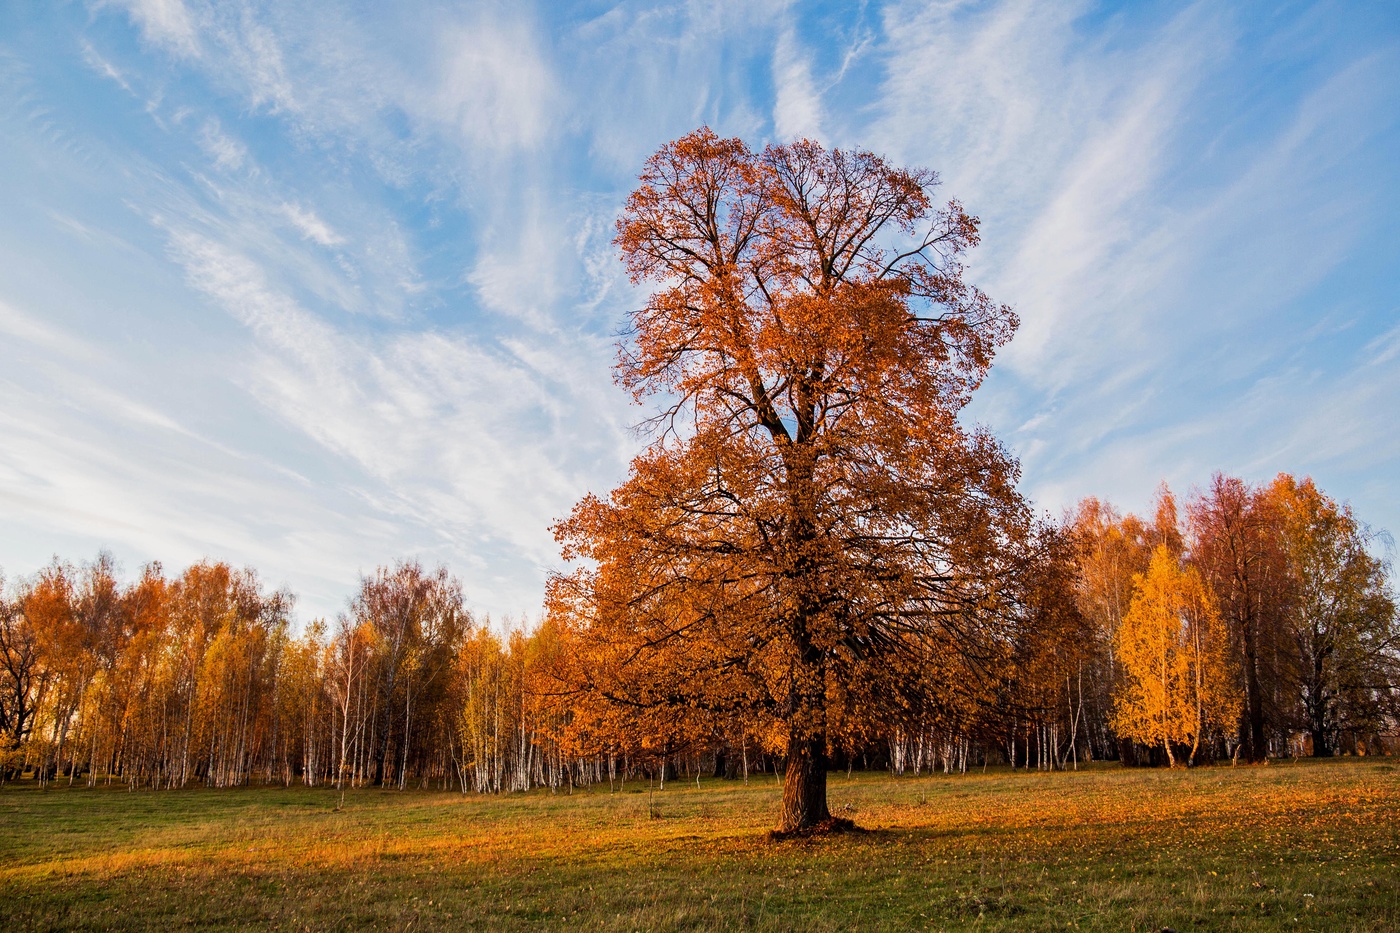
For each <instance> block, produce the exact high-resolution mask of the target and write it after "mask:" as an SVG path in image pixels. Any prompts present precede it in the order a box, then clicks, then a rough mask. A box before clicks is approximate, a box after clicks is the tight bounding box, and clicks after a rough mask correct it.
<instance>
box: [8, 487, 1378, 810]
mask: <svg viewBox="0 0 1400 933" xmlns="http://www.w3.org/2000/svg"><path fill="white" fill-rule="evenodd" d="M1039 540H1040V544H1039V547H1040V548H1041V554H1040V555H1038V561H1037V563H1036V566H1037V567H1038V570H1037V571H1036V578H1035V580H1034V581H1033V583H1032V584H1029V585H1022V586H1021V587H1020V588H1019V589H1018V592H1019V593H1021V594H1022V595H1021V596H1020V600H1021V603H1022V605H1020V606H1019V608H1018V614H1019V618H1020V624H1019V625H1017V626H1016V627H1014V629H1013V630H1011V631H1010V632H1009V633H1008V639H1007V650H1006V652H1005V653H1004V654H1002V655H1001V656H999V657H998V658H996V659H993V660H989V661H988V662H987V663H989V664H995V665H996V670H994V671H992V672H991V674H992V676H990V677H987V678H983V680H984V681H985V682H986V683H989V684H991V687H990V688H989V689H987V690H984V691H982V692H980V693H978V694H975V695H974V694H969V693H968V692H966V691H962V690H959V689H957V684H956V683H951V682H950V683H949V686H948V689H947V691H946V694H945V699H944V701H943V702H939V703H935V704H933V705H931V706H924V707H921V708H918V709H909V710H907V711H906V712H905V713H904V714H903V715H902V716H901V717H899V718H898V719H897V720H896V721H893V724H892V721H891V720H890V718H889V717H887V716H882V717H881V718H880V719H878V720H877V719H875V718H874V717H871V718H869V719H863V718H862V717H861V716H860V715H859V711H856V713H854V714H851V715H846V716H845V717H844V718H843V720H842V722H841V727H840V728H839V729H834V730H833V732H832V737H831V742H832V745H833V747H832V749H831V754H832V761H833V763H834V764H836V765H838V766H842V767H862V768H867V767H887V768H890V769H892V770H894V771H896V772H900V773H903V772H906V771H915V772H917V771H920V770H926V769H927V770H932V769H935V768H938V769H942V770H945V771H954V770H966V769H967V768H968V767H969V766H973V767H975V766H980V765H982V764H985V763H987V762H988V761H993V762H1008V761H1009V762H1010V763H1011V764H1012V765H1013V766H1016V767H1035V768H1062V767H1068V766H1073V765H1074V764H1077V763H1078V762H1081V761H1086V760H1092V759H1119V760H1122V761H1124V762H1125V763H1129V764H1137V763H1141V764H1146V763H1164V764H1165V763H1171V764H1177V763H1183V762H1185V763H1199V762H1201V761H1204V760H1219V759H1237V758H1243V759H1245V760H1251V761H1255V760H1262V759H1264V758H1267V757H1269V756H1280V755H1301V754H1312V755H1330V754H1336V753H1341V752H1345V753H1353V754H1373V753H1378V752H1386V751H1388V750H1389V749H1388V748H1387V746H1386V741H1387V739H1388V738H1389V739H1390V740H1392V741H1393V740H1394V738H1395V736H1396V733H1397V722H1398V721H1400V720H1397V715H1398V714H1400V633H1398V632H1397V621H1396V606H1395V600H1394V597H1393V595H1392V592H1391V589H1390V582H1389V567H1388V565H1387V563H1386V562H1385V561H1384V560H1383V559H1381V558H1380V557H1378V556H1377V555H1376V554H1375V553H1374V551H1375V550H1376V545H1377V543H1378V542H1377V535H1376V534H1375V533H1373V532H1372V531H1370V530H1369V529H1368V528H1367V527H1366V526H1365V525H1364V524H1363V523H1361V522H1360V521H1359V520H1358V519H1357V518H1356V517H1355V516H1354V515H1353V514H1352V512H1351V510H1350V509H1349V508H1348V507H1347V506H1345V505H1341V504H1339V503H1337V502H1335V501H1334V500H1332V499H1331V498H1329V497H1328V496H1326V495H1325V494H1324V493H1322V492H1321V491H1320V490H1318V489H1317V487H1316V486H1315V485H1314V484H1313V483H1312V482H1311V481H1308V480H1303V481H1298V480H1296V479H1294V478H1293V477H1291V476H1287V475H1281V476H1279V477H1278V478H1277V479H1275V480H1274V481H1273V482H1271V483H1269V484H1266V485H1262V486H1251V485H1249V484H1246V483H1244V482H1242V481H1241V480H1238V479H1234V478H1230V477H1225V476H1217V477H1215V479H1214V480H1213V481H1212V483H1211V485H1210V486H1209V488H1207V489H1206V490H1204V491H1201V492H1198V493H1196V494H1194V495H1193V496H1191V497H1190V499H1189V500H1187V501H1186V502H1185V504H1184V507H1179V506H1178V503H1177V501H1176V500H1175V498H1174V497H1173V496H1172V495H1171V493H1170V492H1168V491H1167V490H1166V489H1165V488H1164V489H1163V490H1162V491H1161V492H1160V493H1159V496H1158V500H1157V505H1156V510H1155V514H1154V515H1153V516H1152V517H1151V518H1150V519H1147V518H1142V517H1138V516H1134V515H1124V514H1120V513H1119V512H1117V511H1116V510H1115V509H1114V508H1113V507H1112V506H1110V505H1108V504H1106V503H1103V502H1100V501H1098V500H1094V499H1089V500H1085V501H1084V502H1082V503H1080V505H1079V506H1078V507H1077V508H1076V509H1075V510H1074V511H1073V512H1071V513H1070V514H1068V515H1066V516H1065V517H1064V518H1063V520H1062V521H1061V522H1060V523H1059V525H1058V526H1057V527H1053V528H1047V529H1046V530H1045V533H1044V534H1043V535H1042V536H1041V538H1040V539H1039ZM1022 582H1023V584H1024V581H1022ZM291 606H292V596H291V594H289V593H286V592H281V591H269V590H268V589H267V588H266V587H265V586H264V585H263V584H262V583H261V582H260V581H259V580H258V578H257V576H256V574H255V573H253V572H252V571H251V570H236V569H234V568H232V567H230V566H228V565H226V564H222V563H200V564H196V565H194V566H192V567H190V568H188V569H187V570H185V571H184V572H183V573H181V574H180V575H178V576H175V577H167V576H166V575H165V573H164V571H163V569H162V568H161V567H160V566H159V565H154V564H153V565H150V566H148V567H146V568H145V569H144V571H143V572H142V573H141V575H140V577H139V578H138V579H136V580H135V581H134V582H131V583H129V584H123V583H122V582H121V581H120V580H119V579H118V578H117V574H116V572H115V568H114V566H113V563H112V560H111V558H110V557H108V556H106V555H101V556H99V557H98V558H97V560H95V561H93V562H92V563H88V564H84V565H82V566H73V565H71V564H69V563H65V562H63V561H60V560H57V559H55V561H54V562H53V563H52V564H51V565H49V566H48V567H46V568H45V569H43V570H41V571H40V572H38V573H36V574H34V575H33V576H32V577H29V578H25V579H21V580H18V581H14V582H13V583H12V584H11V585H9V586H5V585H4V583H3V581H0V664H2V668H0V756H3V757H0V774H3V777H4V779H13V778H14V777H16V776H19V775H21V774H29V775H33V776H35V777H37V778H38V779H39V780H40V781H45V782H47V781H53V780H62V781H64V782H66V783H79V782H87V783H98V782H101V783H108V784H110V783H114V782H117V783H124V784H128V785H131V786H142V787H161V788H168V787H183V786H187V785H190V784H202V785H208V786H229V785H235V784H246V783H250V782H279V783H293V782H299V783H305V784H308V785H332V786H337V787H344V786H363V785H378V786H395V787H400V788H403V787H408V786H415V787H423V786H435V787H443V788H446V787H452V788H460V789H461V790H463V791H467V790H472V791H477V792H500V791H518V790H527V789H529V788H531V787H537V786H548V787H552V788H561V787H569V786H572V785H575V784H591V783H595V782H600V781H619V780H627V779H628V778H630V777H633V776H635V775H638V774H647V775H650V776H654V777H657V778H660V779H661V780H662V781H664V780H666V779H668V778H669V777H671V776H672V775H674V774H676V773H677V770H678V769H679V770H681V771H684V772H685V773H687V774H698V773H700V771H701V769H703V770H704V771H706V772H709V773H714V774H715V775H716V776H722V775H723V776H731V777H737V776H740V775H743V774H747V773H748V772H749V771H750V770H771V769H774V768H778V767H781V764H782V762H781V751H782V741H781V737H780V736H778V735H776V734H767V732H768V731H771V730H769V729H768V727H767V726H766V725H765V724H762V723H750V722H745V721H744V720H743V719H742V718H737V719H736V718H734V717H725V716H721V715H713V714H710V713H707V712H706V711H704V710H699V709H697V710H695V712H694V714H693V715H677V714H676V713H675V712H674V711H668V710H665V709H664V708H663V707H662V706H660V705H658V707H657V708H656V709H646V708H641V707H636V706H630V707H629V706H625V705H623V706H619V705H618V704H616V703H610V702H608V699H607V694H608V690H607V684H606V683H598V682H597V678H598V671H596V670H590V669H589V668H588V665H587V658H588V646H587V644H586V638H587V633H586V631H582V630H580V629H579V628H578V627H577V626H575V625H572V624H570V620H569V619H567V618H548V617H547V618H546V619H545V620H544V621H543V622H542V623H541V624H540V625H538V626H536V627H534V629H533V630H531V631H525V630H523V629H516V630H513V631H509V632H507V633H506V634H504V635H502V634H499V633H497V632H496V631H495V630H493V628H492V626H491V625H490V624H489V621H487V620H482V621H478V620H476V619H474V618H473V616H472V615H471V613H470V612H468V611H467V609H466V608H465V606H464V598H463V593H462V588H461V585H460V584H459V583H458V581H457V580H455V579H454V578H453V577H452V576H450V575H449V574H448V572H447V571H446V570H444V569H437V570H434V571H429V570H425V569H424V568H423V567H422V566H420V565H419V564H417V563H402V564H398V565H396V566H394V567H392V568H381V569H380V570H378V571H376V572H375V573H374V574H373V575H371V576H368V577H366V578H364V579H363V580H362V581H361V585H360V588H359V591H358V593H357V594H356V596H355V598H354V599H353V600H352V601H351V602H350V604H349V606H348V608H347V610H346V611H345V612H344V613H343V614H342V615H341V616H340V617H339V618H337V619H336V620H334V622H333V623H327V622H324V621H316V622H313V623H311V624H310V625H308V626H306V628H305V629H304V630H303V631H301V632H300V633H297V632H294V631H293V630H292V626H291V624H290V621H289V613H290V609H291ZM983 673H986V672H983ZM933 676H935V677H936V678H943V679H947V680H950V681H951V680H954V679H956V678H957V676H958V675H957V673H956V672H947V673H936V674H935V675H933ZM656 686H657V689H658V690H659V691H662V692H664V691H665V689H666V685H665V684H657V685H656Z"/></svg>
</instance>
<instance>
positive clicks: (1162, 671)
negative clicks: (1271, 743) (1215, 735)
mask: <svg viewBox="0 0 1400 933" xmlns="http://www.w3.org/2000/svg"><path fill="white" fill-rule="evenodd" d="M1134 583H1135V590H1134V593H1133V599H1132V603H1131V605H1130V606H1129V607H1128V612H1127V614H1126V615H1125V616H1124V617H1123V621H1122V624H1121V625H1119V627H1118V633H1117V636H1116V638H1115V640H1114V648H1115V653H1116V655H1117V661H1118V665H1119V670H1120V671H1121V678H1120V681H1119V684H1118V689H1117V691H1116V692H1115V696H1114V709H1113V720H1112V725H1113V728H1114V730H1115V731H1116V732H1117V733H1118V734H1119V735H1120V736H1123V737H1125V738H1130V739H1133V740H1135V741H1138V742H1142V743H1144V744H1147V745H1161V746H1162V748H1163V750H1164V751H1165V752H1166V755H1167V761H1168V763H1169V764H1170V765H1171V766H1172V767H1175V766H1176V754H1175V752H1174V750H1173V746H1174V745H1177V746H1180V745H1189V746H1190V752H1189V753H1188V755H1187V763H1188V764H1190V763H1192V762H1193V761H1194V760H1195V757H1196V749H1197V748H1198V747H1199V745H1200V741H1201V736H1202V735H1203V734H1204V733H1206V732H1207V730H1209V729H1210V728H1227V727H1229V726H1232V725H1233V724H1234V722H1235V720H1236V719H1237V718H1238V716H1239V709H1240V699H1239V695H1238V693H1237V691H1236V690H1235V686H1234V678H1233V676H1232V675H1231V671H1230V667H1229V663H1230V653H1229V634H1228V632H1227V631H1226V629H1225V625H1224V623H1223V622H1222V621H1221V618H1220V610H1219V609H1218V608H1217V606H1216V602H1215V596H1214V595H1213V594H1212V593H1211V592H1210V589H1209V588H1208V587H1207V586H1206V585H1205V583H1204V582H1203V581H1202V580H1201V576H1200V574H1198V573H1197V572H1196V570H1195V569H1194V568H1191V567H1188V568H1185V569H1183V568H1182V567H1181V566H1180V564H1179V563H1178V561H1177V558H1176V557H1175V556H1174V555H1173V554H1172V553H1171V551H1170V550H1169V548H1168V547H1167V545H1165V544H1159V545H1158V546H1157V547H1156V549H1155V550H1154V551H1153V552H1152V563H1151V565H1150V566H1149V567H1148V570H1147V573H1146V574H1145V575H1139V576H1137V577H1136V578H1135V580H1134Z"/></svg>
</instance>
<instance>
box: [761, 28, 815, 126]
mask: <svg viewBox="0 0 1400 933" xmlns="http://www.w3.org/2000/svg"><path fill="white" fill-rule="evenodd" d="M773 83H774V85H775V86H776V88H777V99H776V101H775V102H774V104H773V129H774V132H776V133H777V135H778V138H779V139H783V140H790V139H797V138H799V137H806V138H808V139H820V138H821V124H822V102H821V97H820V96H819V95H818V93H817V90H816V88H815V86H814V85H813V83H812V63H811V61H809V60H808V58H807V56H806V55H805V54H804V52H803V49H802V47H801V45H800V44H799V42H798V40H797V36H796V34H795V33H794V31H793V29H792V28H791V27H789V28H786V29H784V30H782V31H781V32H780V33H778V44H777V48H776V49H775V50H774V52H773Z"/></svg>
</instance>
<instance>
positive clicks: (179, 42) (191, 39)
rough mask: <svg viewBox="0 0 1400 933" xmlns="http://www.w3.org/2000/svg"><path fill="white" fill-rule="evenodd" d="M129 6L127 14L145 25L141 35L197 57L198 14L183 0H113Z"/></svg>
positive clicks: (184, 54)
mask: <svg viewBox="0 0 1400 933" xmlns="http://www.w3.org/2000/svg"><path fill="white" fill-rule="evenodd" d="M110 2H112V3H113V4H114V5H116V6H120V7H123V8H125V10H126V12H127V15H128V16H130V17H131V20H132V22H134V23H135V24H136V25H137V26H139V27H140V29H141V36H142V37H143V38H144V39H145V40H146V41H147V42H150V43H151V44H153V45H161V46H164V47H166V48H167V49H169V50H170V51H172V52H174V53H176V54H177V55H180V56H183V57H187V58H194V57H196V56H197V55H199V36H198V32H197V30H196V28H195V23H194V17H192V16H191V15H190V11H189V9H188V8H187V7H186V6H185V4H184V2H183V0H110Z"/></svg>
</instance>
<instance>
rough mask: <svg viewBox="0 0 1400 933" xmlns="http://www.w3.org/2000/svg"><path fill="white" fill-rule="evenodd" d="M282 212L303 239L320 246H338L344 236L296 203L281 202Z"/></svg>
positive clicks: (313, 212)
mask: <svg viewBox="0 0 1400 933" xmlns="http://www.w3.org/2000/svg"><path fill="white" fill-rule="evenodd" d="M282 213H283V214H285V215H286V217H287V219H288V220H289V221H291V223H292V226H293V227H296V229H297V232H298V233H300V234H301V235H302V236H303V237H304V238H305V239H308V240H310V241H311V242H313V243H316V244H318V245H320V246H326V247H330V246H340V245H341V244H342V243H344V242H345V238H344V237H342V236H341V235H340V234H338V233H336V232H335V231H334V230H332V229H331V228H330V226H329V225H327V223H326V222H325V221H324V220H322V219H321V218H320V217H318V216H317V215H316V212H315V211H313V210H311V209H310V208H306V207H302V206H301V205H298V204H283V205H282Z"/></svg>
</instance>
